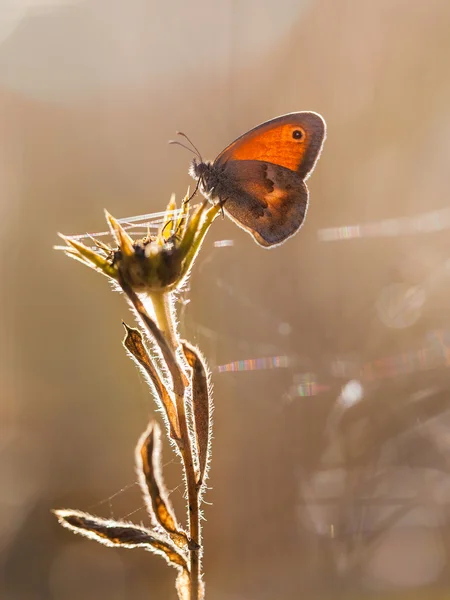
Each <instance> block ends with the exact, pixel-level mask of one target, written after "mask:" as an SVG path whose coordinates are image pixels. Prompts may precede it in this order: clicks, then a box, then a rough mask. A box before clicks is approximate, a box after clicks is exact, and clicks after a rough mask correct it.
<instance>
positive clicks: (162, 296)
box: [150, 292, 179, 351]
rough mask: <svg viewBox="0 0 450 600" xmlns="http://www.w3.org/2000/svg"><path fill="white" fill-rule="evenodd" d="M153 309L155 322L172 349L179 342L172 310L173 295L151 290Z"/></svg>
mask: <svg viewBox="0 0 450 600" xmlns="http://www.w3.org/2000/svg"><path fill="white" fill-rule="evenodd" d="M150 299H151V302H152V305H153V310H154V311H155V317H156V324H157V325H158V327H159V328H160V329H161V331H162V332H163V333H164V335H165V336H166V338H167V340H168V342H169V344H170V346H171V348H172V350H174V351H175V350H176V349H177V347H178V344H179V339H178V333H177V330H176V320H175V315H174V312H173V297H172V294H171V293H170V292H159V293H158V292H153V293H152V294H151V296H150Z"/></svg>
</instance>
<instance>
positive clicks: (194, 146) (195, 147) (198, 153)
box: [177, 131, 203, 162]
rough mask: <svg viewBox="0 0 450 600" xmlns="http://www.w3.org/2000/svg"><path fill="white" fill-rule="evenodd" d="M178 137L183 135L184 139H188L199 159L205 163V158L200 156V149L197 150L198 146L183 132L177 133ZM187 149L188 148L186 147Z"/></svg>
mask: <svg viewBox="0 0 450 600" xmlns="http://www.w3.org/2000/svg"><path fill="white" fill-rule="evenodd" d="M177 135H181V136H183V137H184V139H186V140H187V141H188V142H189V143H190V145H191V146H192V148H193V149H194V150H195V154H196V155H197V156H198V157H199V159H200V160H201V161H202V162H203V158H202V155H201V154H200V151H199V149H198V148H197V146H196V145H195V144H194V143H193V142H192V141H191V140H190V139H189V138H188V136H187V135H186V134H185V133H183V132H182V131H177ZM185 147H186V146H185Z"/></svg>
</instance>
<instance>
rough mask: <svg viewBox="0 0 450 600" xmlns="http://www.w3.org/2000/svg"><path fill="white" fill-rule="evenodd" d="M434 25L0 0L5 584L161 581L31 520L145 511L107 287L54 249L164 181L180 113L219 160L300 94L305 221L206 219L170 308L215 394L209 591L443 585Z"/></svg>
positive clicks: (365, 10) (144, 397) (369, 10)
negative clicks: (278, 239)
mask: <svg viewBox="0 0 450 600" xmlns="http://www.w3.org/2000/svg"><path fill="white" fill-rule="evenodd" d="M449 32H450V3H449V2H448V1H447V0H428V1H427V2H423V1H421V0H377V1H376V2H375V1H372V2H370V1H365V2H355V1H354V0H277V1H275V0H267V1H266V2H261V1H260V0H240V1H239V2H236V1H233V0H223V1H222V2H210V1H207V0H193V1H192V2H185V1H183V0H172V2H157V1H156V0H127V1H125V0H0V214H1V220H0V231H1V237H0V244H1V257H2V259H1V261H0V270H1V282H2V284H1V286H0V298H1V311H0V318H1V336H0V347H1V350H2V353H1V361H0V377H1V396H0V455H1V459H0V597H1V598H2V599H5V600H34V599H36V600H41V599H42V600H47V599H50V600H79V599H83V600H98V599H103V598H108V599H109V600H122V599H133V600H141V599H142V600H143V599H147V598H155V599H160V598H161V599H162V598H164V599H167V600H175V598H176V596H175V592H174V588H173V582H174V578H175V572H174V571H172V570H171V569H168V568H167V567H166V566H165V564H164V563H163V562H162V561H161V560H160V559H159V558H158V557H154V556H151V555H149V554H147V553H145V552H143V551H142V552H141V551H134V552H130V551H125V550H123V551H119V550H113V549H110V548H105V547H102V546H100V545H97V544H95V543H93V542H90V541H87V540H84V539H81V538H79V537H75V536H73V535H72V534H71V533H70V532H68V531H66V530H63V529H62V528H60V527H59V526H58V524H57V522H56V519H55V518H54V516H53V515H52V514H51V513H50V509H51V508H78V509H81V510H86V511H89V512H92V513H95V514H97V515H100V516H103V517H115V518H126V519H130V520H133V521H134V522H137V523H140V522H143V523H148V518H147V516H146V513H145V510H144V508H143V502H142V499H141V497H140V495H139V492H138V489H137V486H136V480H137V478H136V475H135V471H134V464H133V449H134V445H135V443H136V441H137V439H138V437H139V435H140V434H141V433H142V431H143V429H144V427H145V426H146V425H147V422H148V420H149V418H150V417H151V415H153V400H152V398H151V397H150V395H149V393H148V390H147V387H146V384H145V383H144V382H143V381H142V379H141V378H140V375H139V373H138V372H137V370H136V368H135V366H134V365H133V364H132V362H131V361H130V360H129V359H128V358H127V356H126V355H125V352H124V350H123V348H122V346H121V340H122V338H123V335H124V332H123V328H122V325H121V319H125V320H127V321H128V322H129V323H132V317H131V315H130V314H129V313H128V311H127V307H126V305H125V302H124V300H123V298H121V297H120V296H119V295H118V294H112V293H111V289H110V286H109V284H108V283H107V281H106V279H103V278H101V277H99V276H97V275H96V274H94V272H93V271H90V270H88V269H85V268H81V266H80V265H77V264H76V263H74V262H70V261H69V260H67V258H66V257H64V256H63V254H62V253H57V252H55V251H53V250H52V245H53V244H55V243H57V241H58V239H57V237H56V232H57V231H62V232H64V233H66V234H75V233H83V232H95V231H99V230H103V229H104V228H105V225H104V218H103V209H104V208H107V209H108V210H109V211H110V212H111V213H112V214H114V215H115V216H116V217H127V216H130V215H133V214H140V213H149V212H154V211H155V212H156V211H161V210H163V209H164V208H165V205H166V203H167V201H168V199H169V196H170V194H171V193H172V192H175V193H176V194H177V197H178V199H181V197H182V196H183V195H184V193H185V192H186V189H187V186H188V185H189V184H192V180H190V178H189V176H188V173H187V170H188V166H189V162H190V160H191V156H190V155H189V154H188V153H187V152H186V151H185V150H183V149H182V148H179V147H176V146H169V145H168V144H167V140H168V139H170V138H173V137H174V134H175V131H176V130H177V129H181V130H183V131H185V132H186V133H187V134H188V135H189V136H190V137H191V138H192V140H193V141H194V143H195V144H196V145H197V146H198V147H199V149H200V150H201V152H202V154H203V156H204V157H205V158H214V157H215V156H216V155H217V154H218V153H219V152H220V151H221V150H222V149H223V148H224V147H225V145H226V144H228V143H230V142H231V141H232V140H233V139H234V138H235V137H237V136H238V135H240V134H241V133H244V132H245V131H247V130H248V129H250V128H251V127H253V126H255V125H257V124H259V123H260V122H262V121H265V120H267V119H270V118H273V117H275V116H277V115H279V114H282V113H286V112H290V111H297V110H314V111H317V112H319V113H321V114H322V115H323V116H324V118H325V119H326V121H327V124H328V138H327V141H326V142H325V146H324V151H323V154H322V158H321V160H320V161H319V163H318V165H317V168H316V170H315V172H314V174H313V176H312V177H311V179H310V181H309V183H308V186H309V188H310V192H311V203H310V208H309V211H308V216H307V219H306V222H305V225H304V226H303V228H302V230H301V232H300V233H299V234H298V235H297V236H295V237H294V238H292V239H290V240H288V241H287V242H286V243H285V244H284V245H283V246H281V247H279V248H275V249H272V250H264V249H262V248H261V247H258V246H257V245H256V244H255V243H254V242H253V241H252V239H251V238H250V236H249V235H247V234H246V233H245V232H243V231H242V230H240V229H238V228H237V227H236V226H235V225H233V223H231V222H230V221H229V220H228V219H226V218H225V219H218V220H217V221H216V222H215V224H214V226H213V227H212V229H211V231H210V233H209V234H208V237H207V239H206V242H205V244H204V246H203V249H202V252H201V254H200V257H199V260H198V261H197V264H196V265H195V268H194V271H193V274H192V277H191V280H190V289H188V290H187V291H186V293H185V294H184V296H183V300H184V303H182V304H181V303H180V309H182V316H181V321H182V322H181V327H182V332H183V335H184V336H186V337H187V339H189V340H191V341H192V342H194V343H196V344H198V345H199V347H200V348H201V349H202V351H203V353H204V354H205V355H206V357H207V359H208V360H209V363H210V366H211V370H212V380H213V383H214V390H215V391H214V398H215V413H214V415H215V439H214V443H213V463H212V471H211V478H210V485H211V490H210V491H209V493H208V495H207V497H206V500H207V501H208V502H210V503H211V504H212V506H209V505H208V506H206V510H205V516H206V519H207V523H206V526H205V530H204V534H205V539H204V543H205V548H206V550H205V551H206V555H205V572H206V585H207V598H211V599H214V600H273V599H275V598H276V599H283V600H297V599H299V598H308V599H311V600H315V599H319V598H320V599H322V598H324V599H328V598H333V599H335V598H341V599H343V600H347V599H351V598H355V599H365V598H371V599H372V598H388V599H391V598H392V599H394V598H395V599H396V600H397V599H402V600H404V599H408V600H411V599H414V600H422V599H435V598H447V597H448V592H449V588H450V569H449V567H448V564H449V556H450V528H449V525H450V523H449V517H450V504H449V502H450V477H449V466H450V463H449V457H450V411H449V408H450V406H449V388H450V376H449V373H450V371H449V366H450V306H449V291H450V281H449V267H450V262H449V259H450V242H449V237H448V234H449V227H450V206H449V185H450V170H449V166H448V157H449V156H450V108H449V107H450V77H449V68H450V35H449ZM223 240H228V242H227V243H226V244H224V243H222V244H220V243H219V244H217V242H220V241H223ZM186 300H189V301H190V302H189V303H186ZM255 359H258V360H255ZM164 463H165V475H166V480H167V485H168V487H169V488H170V490H171V499H172V501H173V503H174V504H175V506H176V509H177V511H178V513H181V511H182V509H183V506H184V500H183V497H182V489H181V488H180V487H178V482H179V477H180V471H179V465H178V462H177V460H176V459H174V457H173V454H172V453H171V451H170V449H169V448H168V447H166V448H165V451H164Z"/></svg>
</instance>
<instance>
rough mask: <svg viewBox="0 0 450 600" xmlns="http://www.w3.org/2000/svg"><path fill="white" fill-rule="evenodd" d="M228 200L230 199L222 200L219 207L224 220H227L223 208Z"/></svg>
mask: <svg viewBox="0 0 450 600" xmlns="http://www.w3.org/2000/svg"><path fill="white" fill-rule="evenodd" d="M227 200H228V198H223V199H222V198H220V199H219V205H220V212H221V213H222V219H224V218H225V213H224V212H223V206H224V204H225V202H226V201H227Z"/></svg>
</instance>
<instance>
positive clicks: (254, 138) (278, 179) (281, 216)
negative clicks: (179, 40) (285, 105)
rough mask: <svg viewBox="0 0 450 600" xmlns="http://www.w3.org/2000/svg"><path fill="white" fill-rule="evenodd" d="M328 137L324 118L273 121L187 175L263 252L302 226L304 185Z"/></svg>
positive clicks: (303, 115)
mask: <svg viewBox="0 0 450 600" xmlns="http://www.w3.org/2000/svg"><path fill="white" fill-rule="evenodd" d="M325 137H326V124H325V121H324V119H323V118H322V117H321V116H320V115H319V114H317V113H314V112H295V113H290V114H286V115H282V116H280V117H276V118H275V119H271V120H270V121H267V122H265V123H262V124H261V125H258V126H257V127H255V128H254V129H251V130H250V131H248V132H247V133H244V135H241V136H240V137H238V138H237V139H236V140H235V141H234V142H233V143H232V144H230V145H229V146H227V147H226V148H225V150H223V151H222V152H221V153H220V154H219V156H218V157H217V158H216V159H215V160H214V162H204V161H203V160H202V158H201V155H200V153H198V151H197V152H196V154H197V156H198V159H197V158H194V159H193V161H192V164H191V167H190V170H189V172H190V174H191V175H192V177H194V179H196V180H197V182H198V186H199V188H200V191H201V193H202V194H203V195H204V196H205V197H206V198H208V199H209V200H211V201H213V200H214V199H217V200H218V201H219V202H220V203H221V204H222V205H223V209H224V210H225V212H226V213H227V214H228V216H229V217H230V218H231V219H232V220H233V221H235V222H236V223H237V224H238V225H239V226H240V227H242V229H244V230H245V231H247V232H248V233H250V234H251V235H252V236H253V238H254V239H255V241H256V242H257V243H258V244H260V245H261V246H265V247H266V248H269V247H272V246H277V245H279V244H282V243H283V242H285V241H286V240H287V239H288V238H290V237H291V236H292V235H294V234H295V233H296V232H297V231H298V230H299V229H300V227H301V225H302V223H303V221H304V219H305V216H306V211H307V209H308V197H309V192H308V188H307V187H306V184H305V181H306V179H307V178H308V177H309V175H310V174H311V173H312V171H313V169H314V166H315V164H316V162H317V159H318V158H319V156H320V153H321V150H322V146H323V142H324V140H325Z"/></svg>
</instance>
